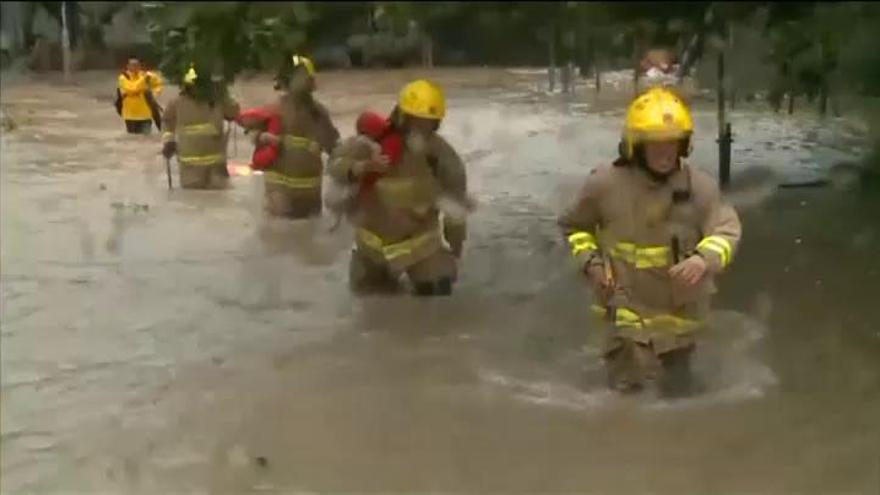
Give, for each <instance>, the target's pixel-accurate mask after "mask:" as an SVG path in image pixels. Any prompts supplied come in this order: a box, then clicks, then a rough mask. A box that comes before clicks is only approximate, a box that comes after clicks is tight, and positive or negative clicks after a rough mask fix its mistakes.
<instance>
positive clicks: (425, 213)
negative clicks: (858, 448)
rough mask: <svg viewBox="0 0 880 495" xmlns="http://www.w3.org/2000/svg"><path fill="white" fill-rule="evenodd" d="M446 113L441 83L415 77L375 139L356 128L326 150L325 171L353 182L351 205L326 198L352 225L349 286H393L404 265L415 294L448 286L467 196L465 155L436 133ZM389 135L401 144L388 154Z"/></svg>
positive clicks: (441, 292)
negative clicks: (394, 153)
mask: <svg viewBox="0 0 880 495" xmlns="http://www.w3.org/2000/svg"><path fill="white" fill-rule="evenodd" d="M445 115H446V99H445V96H444V95H443V91H442V90H441V89H440V87H438V86H437V85H436V84H433V83H431V82H429V81H426V80H418V81H414V82H412V83H410V84H407V85H406V86H405V87H404V88H403V89H402V90H401V92H400V96H399V100H398V104H397V106H396V107H395V108H394V110H393V111H392V112H391V116H390V117H389V119H388V122H387V125H386V129H385V130H384V132H380V133H379V134H380V135H377V136H376V137H377V138H378V140H379V144H378V145H377V143H373V142H371V139H370V138H368V137H367V136H365V135H359V136H355V137H353V138H351V139H349V140H348V141H346V142H345V143H344V144H343V145H342V146H340V147H339V149H337V150H336V152H335V153H334V154H333V156H332V157H331V159H330V165H329V174H330V175H331V177H332V178H333V180H334V181H335V182H336V183H339V184H343V185H345V186H348V187H349V188H351V194H350V195H351V198H350V206H347V207H340V206H338V205H330V206H331V208H332V209H336V210H339V209H344V210H347V211H348V216H349V218H350V219H351V221H352V223H353V224H354V225H355V226H356V229H357V230H356V247H355V249H354V250H353V251H352V254H351V264H350V268H349V283H350V285H351V287H352V289H353V290H355V291H357V292H365V291H394V290H396V289H397V287H398V283H399V279H400V278H401V276H402V275H403V274H404V273H405V274H406V275H407V277H408V278H409V281H410V282H411V284H412V287H413V289H414V292H415V294H416V295H419V296H446V295H450V294H451V293H452V286H453V283H454V282H455V279H456V277H457V264H458V258H459V257H461V254H462V249H463V247H464V241H465V238H466V235H467V225H466V219H465V214H466V210H467V209H469V208H470V205H471V202H470V200H469V199H468V196H467V174H466V172H465V166H464V163H463V162H462V160H461V158H459V156H458V154H457V153H456V152H455V150H454V149H453V147H452V146H451V145H450V144H449V143H448V142H447V141H446V140H445V139H443V138H442V137H441V136H440V135H439V134H437V130H438V129H439V127H440V123H441V121H442V120H443V117H444V116H445ZM359 124H362V125H363V124H364V122H363V120H359ZM359 130H361V129H359ZM393 138H397V139H402V144H403V146H402V150H400V154H399V156H395V157H393V158H394V159H393V160H392V159H391V158H392V157H389V156H387V155H386V154H383V153H381V151H383V150H384V151H387V149H388V147H389V145H391V144H392V143H393V141H391V139H393ZM381 145H384V146H383V147H382V148H381V149H379V148H377V146H381ZM376 172H380V175H378V176H377V175H376ZM343 198H344V196H343ZM343 201H344V199H343ZM441 211H442V213H443V214H442V215H441Z"/></svg>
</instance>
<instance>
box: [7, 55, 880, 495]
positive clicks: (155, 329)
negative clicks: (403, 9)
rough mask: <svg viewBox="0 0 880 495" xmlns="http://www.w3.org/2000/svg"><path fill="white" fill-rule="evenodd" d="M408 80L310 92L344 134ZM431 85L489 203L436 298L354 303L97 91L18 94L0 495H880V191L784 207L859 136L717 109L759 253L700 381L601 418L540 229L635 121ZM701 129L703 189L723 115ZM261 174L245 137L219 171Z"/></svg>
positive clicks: (246, 206) (480, 81) (292, 227)
mask: <svg viewBox="0 0 880 495" xmlns="http://www.w3.org/2000/svg"><path fill="white" fill-rule="evenodd" d="M417 74H418V71H404V70H401V71H376V72H349V73H328V74H325V75H322V76H321V79H320V90H319V99H321V100H322V101H323V102H324V103H325V104H326V105H327V106H328V107H329V108H330V110H331V112H332V113H333V117H334V120H335V121H336V123H337V126H338V127H339V128H340V131H341V132H342V133H343V135H348V134H350V133H351V132H352V131H353V121H354V118H355V116H356V114H357V112H358V111H360V110H362V109H364V108H367V107H372V108H375V109H379V110H388V109H389V108H390V107H391V105H392V104H393V101H394V93H395V91H396V90H397V88H398V87H399V86H400V85H401V84H402V83H404V82H405V81H406V80H408V79H409V78H412V77H414V76H416V75H417ZM432 77H434V78H435V79H436V80H438V81H439V82H440V83H441V84H443V85H444V86H445V87H446V89H447V93H448V99H449V112H448V118H447V120H446V121H445V122H444V123H443V127H442V129H441V132H442V133H443V134H444V135H445V136H446V137H447V138H448V139H449V140H450V142H451V143H452V144H453V145H454V146H455V147H456V148H457V149H458V150H459V152H460V153H461V154H462V156H463V157H464V158H465V160H466V162H467V166H468V171H469V175H470V187H471V190H472V192H473V193H474V195H475V196H476V198H477V199H478V201H479V203H480V207H479V209H478V210H477V211H476V212H475V214H474V216H473V218H472V221H471V223H470V227H471V229H470V238H469V240H468V242H467V245H466V249H465V255H464V261H463V265H462V267H461V273H462V276H461V280H460V283H459V285H458V286H457V287H456V293H455V294H454V295H453V296H452V297H451V298H446V299H438V300H430V301H424V300H414V299H412V298H409V297H406V296H396V297H390V296H385V297H370V298H364V299H358V298H355V297H353V296H352V295H350V294H349V292H348V290H347V286H346V277H347V262H348V254H349V251H350V248H351V243H352V235H351V229H350V228H349V227H347V226H343V227H342V228H340V229H338V230H335V231H333V232H330V226H331V225H332V224H333V219H332V218H326V217H325V218H321V219H317V220H314V221H304V222H287V221H269V220H267V219H266V218H265V217H264V215H263V213H262V206H261V203H262V185H261V180H262V178H261V177H260V176H249V177H236V178H234V179H233V180H232V187H231V189H229V190H226V191H221V192H202V191H183V190H180V189H177V188H175V189H174V190H172V191H169V190H168V189H167V186H166V179H165V175H164V174H165V172H164V162H163V159H162V157H161V155H160V154H159V149H160V143H159V137H158V135H157V134H155V133H154V134H153V135H151V136H128V135H126V134H125V132H124V128H123V125H122V122H121V121H120V120H119V118H118V117H117V115H116V113H115V111H114V109H113V107H112V95H113V84H114V75H113V74H111V73H97V72H96V73H83V74H79V75H77V79H76V80H75V83H74V84H72V85H69V86H65V85H62V84H60V83H59V82H58V81H57V78H54V77H46V76H43V77H42V78H38V77H36V76H34V77H27V76H22V77H19V78H16V79H11V78H10V79H7V77H6V75H4V80H3V88H2V89H3V91H2V105H3V111H4V113H5V114H7V115H9V116H10V117H11V118H12V119H13V120H14V121H15V122H16V124H17V126H16V128H15V129H13V130H5V129H4V131H3V134H2V154H0V159H2V160H0V289H2V294H0V296H2V298H0V303H2V313H0V327H2V334H0V359H2V360H0V372H2V374H0V377H2V380H0V390H2V399H0V433H2V436H0V469H2V476H0V491H2V492H3V493H144V494H155V493H263V492H269V493H273V492H275V493H328V492H330V493H339V492H376V491H382V492H405V493H413V492H419V493H424V492H456V493H463V492H468V493H486V492H493V493H510V492H527V493H534V492H542V493H547V492H590V493H695V494H696V493H699V494H703V493H859V494H862V493H864V494H874V493H880V420H878V418H880V304H878V301H880V297H878V294H880V261H878V258H877V257H878V253H880V223H878V220H877V219H878V218H880V217H878V214H880V201H878V193H877V192H876V191H874V192H873V195H872V193H871V191H867V190H865V189H862V188H860V187H858V186H857V185H855V184H852V183H847V182H846V181H839V180H836V177H835V181H834V182H833V183H832V187H828V188H821V189H799V190H783V191H781V192H778V191H777V188H776V185H777V184H778V183H781V182H791V181H809V180H813V179H816V178H824V177H827V176H829V174H830V171H831V167H832V166H833V165H834V164H836V163H838V162H840V161H844V160H852V159H853V158H854V157H856V156H858V154H859V152H860V148H859V147H858V144H859V138H858V135H857V133H855V132H854V131H853V126H852V125H851V124H850V123H848V122H846V121H844V120H842V119H837V120H829V121H819V120H817V119H813V118H811V117H809V116H805V115H795V116H794V117H789V116H779V115H772V114H767V113H765V112H763V111H760V110H758V109H754V108H753V109H746V108H744V109H739V110H737V111H736V112H734V113H733V114H732V117H731V119H732V123H733V127H734V132H735V142H734V145H733V146H734V148H733V150H734V158H733V162H734V163H733V167H734V186H735V187H734V190H732V191H731V194H730V198H731V200H732V201H734V202H735V203H736V204H737V206H738V207H739V209H740V213H741V214H742V216H743V219H744V240H743V244H742V249H741V252H740V254H739V257H738V259H737V260H736V263H735V264H734V265H733V268H732V271H731V273H730V274H728V275H726V276H725V277H723V278H722V279H721V280H720V285H721V293H720V294H719V297H718V298H717V300H716V305H715V307H716V309H715V311H714V312H713V315H712V322H713V325H712V329H711V330H710V331H709V332H707V333H706V335H704V336H703V342H702V343H701V347H700V349H699V351H698V354H697V357H696V358H697V360H696V363H695V364H696V369H697V372H698V373H699V376H700V379H701V380H702V381H703V383H704V384H705V388H706V390H705V392H704V393H703V394H701V395H700V396H697V397H694V398H691V399H686V400H677V401H665V400H659V399H656V398H653V397H650V396H643V397H618V396H615V395H613V394H611V393H609V392H607V391H606V390H605V389H604V387H603V375H602V367H601V362H600V360H599V356H598V346H599V342H600V339H601V333H600V331H601V330H600V328H599V327H598V326H597V325H596V323H595V322H594V321H592V320H591V316H590V314H589V311H588V306H589V304H588V303H589V291H588V289H587V287H586V284H584V283H583V281H582V280H580V279H579V278H578V276H577V275H576V274H575V273H574V271H573V269H572V267H571V265H570V264H569V262H568V260H567V256H566V252H565V249H564V248H563V246H562V245H561V242H560V235H559V233H558V231H557V229H556V227H555V223H554V222H555V217H556V215H557V214H558V212H559V210H560V209H561V208H562V207H563V205H564V204H565V202H566V201H567V200H568V198H569V197H570V195H571V193H572V192H573V191H574V190H575V189H576V188H577V186H578V183H579V182H580V181H581V180H582V179H583V177H584V176H585V175H586V174H587V172H588V171H589V169H590V168H591V167H592V166H594V165H596V164H598V163H601V162H603V161H606V160H609V159H612V158H613V157H614V154H615V150H616V142H617V136H618V135H619V129H620V125H621V121H622V114H623V107H622V105H621V102H622V101H623V99H622V98H616V96H615V94H614V90H613V88H611V89H608V90H607V96H603V95H600V97H599V98H598V99H596V97H595V96H594V95H592V94H591V93H590V92H589V90H586V89H583V88H581V89H582V91H580V92H578V93H576V94H575V95H569V96H564V95H558V94H557V95H548V94H546V93H544V92H541V91H539V90H538V89H539V88H540V84H541V81H540V79H538V76H535V75H534V74H529V73H527V72H508V71H503V70H488V69H486V70H440V71H436V72H434V73H433V74H432ZM169 91H171V89H170V88H169ZM624 92H625V91H624ZM233 94H234V95H235V96H237V97H238V98H239V99H240V100H241V101H242V103H243V104H245V105H255V104H259V103H263V102H266V101H268V100H269V99H270V98H271V97H272V91H271V89H270V84H269V82H268V80H266V79H264V78H257V79H254V80H251V81H247V82H242V83H239V84H238V85H237V86H236V87H235V88H234V89H233ZM168 96H169V95H168V92H166V93H165V94H163V95H162V97H161V100H162V101H167V100H168ZM617 96H620V95H617ZM695 115H696V124H697V132H698V135H697V139H696V141H695V149H694V155H693V162H694V164H695V165H697V166H700V167H704V168H705V169H706V170H708V171H710V172H712V173H714V171H715V168H714V167H715V163H716V160H717V159H716V152H715V143H714V136H715V132H716V130H715V115H714V113H713V110H712V108H711V104H707V105H705V106H703V105H698V106H697V108H696V110H695ZM251 151H252V147H251V146H250V145H249V144H247V141H246V139H245V138H244V137H243V136H242V134H241V132H240V131H238V132H234V133H233V134H232V138H231V142H230V153H231V154H233V155H234V157H235V161H237V162H240V163H247V162H248V158H249V156H250V153H251ZM174 167H175V168H176V164H174ZM174 181H175V186H176V184H177V178H176V177H175V178H174Z"/></svg>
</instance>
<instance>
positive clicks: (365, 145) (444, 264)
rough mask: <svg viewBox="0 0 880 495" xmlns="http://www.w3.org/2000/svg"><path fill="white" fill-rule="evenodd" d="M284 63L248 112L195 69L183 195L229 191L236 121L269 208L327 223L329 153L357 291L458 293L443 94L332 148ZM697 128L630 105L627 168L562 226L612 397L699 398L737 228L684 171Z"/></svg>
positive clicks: (465, 205) (413, 86)
mask: <svg viewBox="0 0 880 495" xmlns="http://www.w3.org/2000/svg"><path fill="white" fill-rule="evenodd" d="M285 60H286V62H285V64H284V65H283V66H282V67H281V70H280V71H279V73H278V75H277V77H276V82H277V84H276V89H280V90H281V91H282V94H281V96H280V97H279V100H278V101H277V102H276V103H274V104H273V105H270V106H268V107H265V108H264V109H256V110H258V111H255V113H254V114H253V115H251V114H250V112H251V111H248V112H245V113H242V114H240V113H239V108H238V104H237V103H236V102H235V101H234V100H232V99H231V98H230V97H229V96H228V95H227V94H226V91H225V86H224V85H222V84H221V82H220V81H215V80H211V81H209V84H207V85H203V86H200V85H199V81H200V79H199V78H198V76H197V73H196V72H195V70H194V68H191V69H190V71H189V72H188V73H187V76H186V79H185V81H184V90H183V91H182V93H181V96H180V97H179V98H178V99H176V100H175V101H173V102H172V103H171V105H169V108H168V111H167V112H166V118H165V122H166V126H167V129H166V133H165V134H164V135H163V136H164V138H165V141H166V142H165V146H164V148H163V153H164V154H165V156H166V157H168V156H170V155H171V154H173V153H174V152H179V154H180V163H181V182H182V184H183V186H184V187H196V188H203V187H222V186H223V185H225V181H226V178H227V177H228V173H227V172H226V166H225V151H224V150H225V145H226V142H225V137H224V136H223V135H222V132H221V130H222V121H223V120H224V119H225V120H237V121H239V122H242V123H243V125H244V126H246V127H250V128H251V129H255V128H256V129H258V132H257V134H256V142H257V144H258V146H260V145H262V146H271V147H272V153H271V154H270V155H271V156H272V161H273V163H271V164H264V165H267V168H266V172H265V187H266V202H267V203H266V206H267V209H268V211H269V213H270V214H272V215H275V216H283V217H288V218H305V217H309V216H314V215H319V214H320V213H321V206H322V185H321V181H322V173H323V169H324V167H323V163H322V154H323V153H328V154H330V157H329V161H328V167H327V172H328V188H329V190H328V194H327V195H326V198H325V201H326V204H327V206H328V208H329V209H330V210H331V211H333V212H336V213H337V214H338V215H344V216H345V217H346V218H347V219H348V220H349V221H350V222H351V223H352V224H353V225H354V227H355V247H354V249H353V250H352V253H351V261H350V265H349V284H350V287H351V289H352V290H353V291H355V292H356V293H359V294H363V293H369V292H394V291H397V290H398V289H399V288H400V282H401V279H402V278H403V276H404V275H406V278H407V279H408V281H409V282H410V285H411V287H412V290H413V292H414V294H415V295H418V296H448V295H450V294H451V293H452V290H453V286H454V283H455V281H456V279H457V277H458V260H459V258H460V257H461V255H462V251H463V247H464V241H465V239H466V237H467V215H468V214H469V213H470V211H472V210H473V208H474V201H473V200H472V199H471V198H470V197H469V195H468V192H467V173H466V170H465V165H464V163H463V162H462V160H461V158H460V157H459V155H458V153H457V152H456V151H455V149H454V148H453V147H452V146H451V145H450V144H449V143H448V142H447V141H446V140H445V139H443V138H442V137H441V136H440V135H439V134H438V133H437V131H438V130H439V128H440V124H441V122H442V121H443V118H444V117H445V116H446V99H445V96H444V94H443V91H442V89H441V88H440V87H439V86H437V85H436V84H434V83H432V82H430V81H427V80H416V81H413V82H411V83H409V84H407V85H406V86H405V87H403V88H402V90H401V91H400V93H399V99H398V102H397V105H396V106H395V108H394V109H393V111H392V112H391V114H390V115H389V116H388V117H387V118H384V117H381V116H379V115H377V114H374V113H372V112H366V113H364V114H362V115H361V117H360V118H359V119H358V122H357V129H356V131H357V132H356V134H355V135H354V136H353V137H351V138H349V139H347V140H345V141H344V142H343V143H342V144H341V145H339V146H337V141H338V138H339V133H338V132H337V130H336V128H335V127H334V126H333V123H332V122H331V120H330V117H329V113H328V111H327V110H326V109H325V108H324V107H323V106H322V105H321V104H319V103H318V102H316V101H315V100H314V98H313V95H312V94H313V92H314V90H315V67H314V64H313V63H312V61H311V60H309V59H308V58H306V57H302V56H299V55H294V56H291V57H289V58H286V59H285ZM200 88H201V92H200ZM203 92H206V93H204V94H203ZM200 94H201V95H203V96H202V97H201V98H199V95H200ZM205 95H206V96H205ZM215 102H216V103H215ZM267 118H269V119H270V120H271V119H273V118H274V121H275V124H273V125H271V126H269V127H272V128H273V130H272V132H270V131H269V130H268V129H267V125H266V124H267V122H268V121H269V120H267ZM279 129H280V131H279ZM279 132H280V133H279ZM692 133H693V120H692V117H691V114H690V111H689V109H688V108H687V106H686V105H685V103H684V102H683V101H682V99H681V98H680V97H679V96H678V95H676V94H675V93H674V92H673V91H671V90H669V89H664V88H659V87H656V88H653V89H649V90H647V91H645V92H644V93H642V94H641V95H640V96H638V97H637V98H636V99H635V100H634V101H633V102H632V104H631V105H630V107H629V109H628V112H627V115H626V122H625V125H624V131H623V136H622V140H621V142H620V146H619V149H620V157H619V158H618V159H617V160H616V161H615V162H614V163H613V164H611V165H607V166H602V167H599V168H597V169H595V170H594V171H593V172H592V173H591V175H590V176H589V177H588V178H587V180H586V182H585V183H584V186H583V188H582V189H581V192H580V194H579V196H578V198H577V200H576V202H575V204H574V205H572V206H571V208H570V209H569V210H568V211H567V212H566V213H564V214H563V215H562V216H561V217H560V219H559V224H560V225H561V226H562V228H563V229H564V231H565V234H566V236H567V239H568V243H569V245H570V247H571V250H572V254H573V255H574V257H575V259H576V260H577V264H578V267H579V268H580V270H581V271H582V272H583V273H584V274H585V275H586V276H587V277H588V278H589V279H590V280H591V282H592V284H593V286H594V295H595V297H596V299H597V301H596V303H597V304H596V305H595V310H596V312H597V313H599V314H601V315H603V316H604V317H605V319H606V320H607V321H608V322H609V327H610V328H609V332H610V333H609V335H608V337H607V340H606V346H605V351H604V357H605V360H606V364H607V371H608V380H609V385H610V387H612V388H613V389H615V390H619V391H625V392H631V391H637V390H641V389H643V388H644V387H645V386H646V385H647V384H649V383H656V384H657V385H658V387H659V391H660V393H662V394H663V395H666V396H679V395H687V394H691V393H693V392H694V390H695V384H694V380H693V378H692V376H691V369H690V361H691V355H692V353H693V351H694V349H695V347H696V345H695V335H696V333H697V331H698V330H699V329H700V327H702V326H703V325H704V321H705V318H706V316H707V314H708V311H709V302H710V299H711V295H712V293H713V292H714V291H715V287H714V281H713V278H714V275H715V274H717V273H719V272H721V271H722V270H724V269H725V268H726V267H727V266H728V265H729V264H730V262H731V260H732V258H733V255H734V252H735V250H736V247H737V243H738V241H739V237H740V222H739V218H738V216H737V214H736V212H735V211H734V210H733V208H732V207H730V206H728V205H726V204H724V203H723V202H722V200H721V195H720V192H719V190H718V187H717V185H716V184H715V182H714V181H713V180H712V179H711V178H710V177H709V176H708V175H706V174H704V173H702V172H700V171H699V170H698V169H696V168H694V167H691V166H689V165H688V164H687V163H686V161H685V159H686V158H687V156H688V154H689V152H690V147H691V135H692ZM178 147H179V150H178ZM255 156H257V155H255ZM267 156H269V155H267ZM262 166H263V165H261V167H262Z"/></svg>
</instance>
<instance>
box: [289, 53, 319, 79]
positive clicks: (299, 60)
mask: <svg viewBox="0 0 880 495" xmlns="http://www.w3.org/2000/svg"><path fill="white" fill-rule="evenodd" d="M293 66H294V68H296V67H300V66H303V67H305V68H306V73H308V75H310V76H312V77H315V63H314V62H312V59H310V58H308V57H303V56H302V55H294V56H293Z"/></svg>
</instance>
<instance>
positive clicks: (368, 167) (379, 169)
mask: <svg viewBox="0 0 880 495" xmlns="http://www.w3.org/2000/svg"><path fill="white" fill-rule="evenodd" d="M390 164H391V161H390V160H389V159H388V157H387V156H385V155H378V156H374V157H373V158H371V159H369V160H360V161H358V162H355V164H354V166H352V170H351V171H352V173H353V174H354V176H355V177H361V176H363V175H364V174H368V173H379V174H382V173H385V172H386V171H387V170H388V167H389V165H390Z"/></svg>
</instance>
